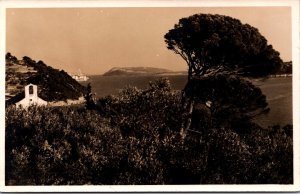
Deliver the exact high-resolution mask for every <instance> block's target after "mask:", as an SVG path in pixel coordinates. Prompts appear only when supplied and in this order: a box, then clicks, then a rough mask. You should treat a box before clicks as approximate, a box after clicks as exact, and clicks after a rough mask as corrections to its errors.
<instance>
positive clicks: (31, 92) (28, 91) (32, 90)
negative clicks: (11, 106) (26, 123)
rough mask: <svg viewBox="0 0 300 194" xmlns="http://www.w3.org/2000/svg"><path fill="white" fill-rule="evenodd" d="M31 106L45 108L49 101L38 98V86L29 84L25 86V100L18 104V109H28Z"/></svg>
mask: <svg viewBox="0 0 300 194" xmlns="http://www.w3.org/2000/svg"><path fill="white" fill-rule="evenodd" d="M31 105H37V106H43V105H47V101H45V100H43V99H41V98H39V97H38V94H37V85H34V84H28V85H27V86H25V98H23V99H22V100H21V101H19V102H17V103H16V106H17V107H20V106H21V107H22V108H26V107H28V106H31Z"/></svg>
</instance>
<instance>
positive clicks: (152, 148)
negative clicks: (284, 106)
mask: <svg viewBox="0 0 300 194" xmlns="http://www.w3.org/2000/svg"><path fill="white" fill-rule="evenodd" d="M222 110H223V109H222ZM5 115H6V117H5V118H6V148H5V151H6V153H5V154H6V158H5V165H6V170H5V173H6V176H5V180H6V184H7V185H52V184H57V185H65V184H79V185H81V184H95V185H96V184H97V185H101V184H109V185H110V184H278V183H280V184H292V183H293V141H292V135H293V134H292V126H291V125H288V126H285V127H280V126H273V127H269V128H267V129H263V128H261V127H259V126H257V125H256V124H254V123H252V122H248V123H247V125H243V127H245V128H247V130H242V129H241V130H238V129H237V128H236V127H235V128H234V127H232V126H230V125H224V126H222V125H214V124H212V125H210V126H209V127H207V128H205V130H194V131H188V134H187V136H186V137H185V138H183V137H182V136H181V134H180V129H181V127H182V123H184V122H183V121H184V120H185V119H186V118H188V117H189V116H188V114H186V112H185V111H184V110H183V109H182V106H181V93H180V92H176V91H173V90H171V87H170V84H169V82H168V80H159V81H156V82H153V83H150V85H149V87H148V88H147V89H145V90H140V89H137V88H135V87H128V88H127V89H125V90H123V91H122V92H121V93H120V94H119V95H117V96H108V97H105V98H102V99H100V100H99V101H98V102H97V103H96V105H95V107H94V109H93V110H89V109H87V108H86V107H83V106H82V107H80V106H76V107H30V108H29V109H28V110H22V109H16V108H14V107H7V108H6V114H5ZM210 117H214V115H210Z"/></svg>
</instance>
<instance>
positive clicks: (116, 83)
mask: <svg viewBox="0 0 300 194" xmlns="http://www.w3.org/2000/svg"><path fill="white" fill-rule="evenodd" d="M164 77H167V78H168V79H169V80H170V83H171V87H172V89H174V90H182V89H183V88H184V86H185V84H186V83H187V76H186V75H171V76H164ZM159 78H161V76H151V75H147V76H102V75H94V76H90V79H89V80H88V81H87V82H82V84H83V85H87V84H88V83H90V84H91V86H92V92H93V93H95V95H96V97H98V98H100V97H104V96H107V95H116V94H118V93H119V92H120V91H121V90H122V89H124V88H125V87H126V86H136V87H137V88H140V89H144V88H146V87H147V86H148V85H149V82H150V81H154V80H157V79H159ZM251 81H252V83H253V84H254V85H256V86H258V87H260V89H261V90H262V92H263V94H265V95H266V97H267V102H268V104H269V107H270V109H271V110H270V112H269V113H268V114H264V115H260V116H258V117H256V118H255V120H254V121H255V122H256V123H258V124H259V125H261V126H262V127H268V126H273V125H280V126H285V125H287V124H292V123H293V114H292V109H293V108H292V107H293V106H292V77H276V78H267V79H252V80H251Z"/></svg>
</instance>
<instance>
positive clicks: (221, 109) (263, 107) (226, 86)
mask: <svg viewBox="0 0 300 194" xmlns="http://www.w3.org/2000/svg"><path fill="white" fill-rule="evenodd" d="M184 92H185V95H186V96H187V97H188V98H192V99H193V100H194V101H195V103H196V104H197V105H198V106H200V105H201V104H202V105H206V103H209V106H204V107H206V109H209V113H207V114H206V115H207V116H209V117H210V118H211V119H212V125H213V126H214V127H220V126H223V127H234V125H235V124H238V125H240V124H243V123H245V122H249V120H250V119H252V118H254V117H255V116H257V115H259V114H262V113H267V112H268V111H269V108H268V103H267V101H266V96H265V95H263V94H262V92H261V90H260V88H258V87H256V86H254V85H253V84H252V83H251V82H250V81H246V80H244V79H241V78H239V77H237V76H233V75H232V76H227V75H224V74H217V75H214V76H205V77H199V78H195V79H193V80H190V81H189V82H188V84H187V85H186V87H185V89H184ZM195 110H199V108H197V107H195ZM200 110H203V106H202V107H200ZM194 112H195V111H194ZM202 112H203V111H202ZM207 116H206V117H207ZM200 117H202V118H203V117H205V115H202V116H198V118H195V119H194V120H196V121H199V118H200ZM200 125H201V123H200ZM198 128H199V127H198Z"/></svg>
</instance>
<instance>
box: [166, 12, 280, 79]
mask: <svg viewBox="0 0 300 194" xmlns="http://www.w3.org/2000/svg"><path fill="white" fill-rule="evenodd" d="M165 42H166V44H167V47H168V49H170V50H173V51H174V52H175V53H176V54H179V55H180V56H181V57H182V58H183V59H184V60H185V61H186V62H187V65H188V68H189V80H190V79H191V78H192V77H193V76H194V75H200V76H202V75H205V74H209V73H211V72H216V71H217V72H218V71H223V72H224V71H227V72H230V73H233V72H236V73H237V74H242V75H246V76H264V75H267V74H270V73H275V72H276V71H277V70H278V69H279V68H280V66H281V64H282V60H281V59H280V57H279V53H278V52H277V51H275V50H274V49H273V47H272V45H268V44H267V40H266V39H265V38H264V37H263V36H262V35H261V34H260V33H259V31H258V29H256V28H254V27H252V26H250V25H249V24H242V23H241V22H240V21H239V20H237V19H234V18H231V17H228V16H222V15H212V14H196V15H192V16H190V17H187V18H182V19H180V20H179V22H178V24H175V26H174V28H173V29H171V30H169V32H168V33H166V35H165Z"/></svg>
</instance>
